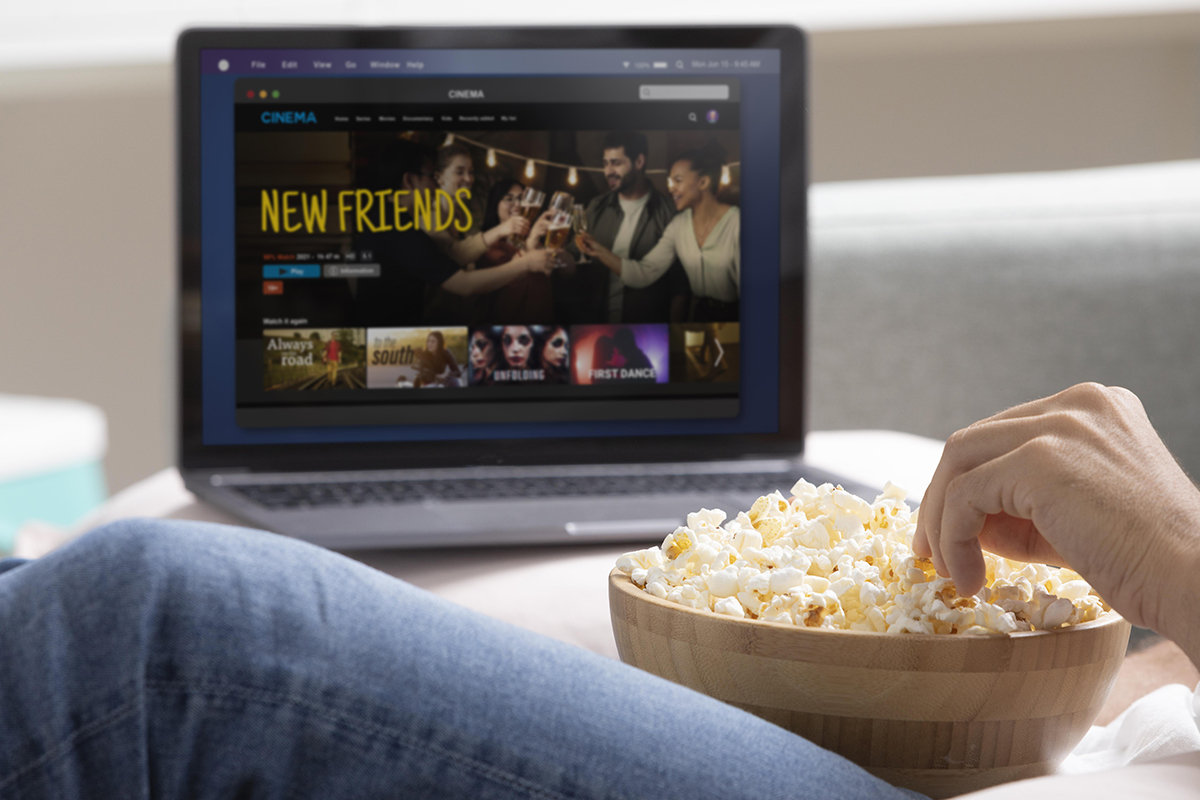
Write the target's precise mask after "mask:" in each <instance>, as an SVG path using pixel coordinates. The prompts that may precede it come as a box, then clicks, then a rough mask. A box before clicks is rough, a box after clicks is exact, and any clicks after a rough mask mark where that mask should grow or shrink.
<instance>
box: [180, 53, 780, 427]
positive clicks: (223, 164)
mask: <svg viewBox="0 0 1200 800" xmlns="http://www.w3.org/2000/svg"><path fill="white" fill-rule="evenodd" d="M780 92H781V89H780V51H779V50H775V49H766V48H762V49H759V48H756V49H687V50H685V49H670V48H667V49H578V50H554V49H503V50H500V49H497V50H487V49H459V50H453V49H438V50H414V49H405V50H366V49H309V50H284V49H262V50H255V49H202V50H200V68H199V95H200V96H199V157H200V165H201V168H200V177H199V184H200V186H199V188H200V192H199V216H200V221H199V233H200V238H199V241H200V259H199V263H200V275H201V280H200V287H201V306H200V307H201V315H202V324H201V328H200V329H201V335H202V345H203V346H202V349H201V352H202V363H201V375H202V380H201V382H200V385H201V393H202V441H203V443H204V444H205V445H253V444H289V443H290V444H296V443H343V442H402V441H425V442H437V441H447V440H466V439H473V440H479V439H509V440H511V439H543V438H547V437H562V438H571V439H578V438H592V437H601V438H603V437H630V436H632V437H639V436H677V437H696V436H707V435H716V434H772V433H775V432H776V431H777V430H778V426H779V418H780V409H779V398H780V390H779V380H780V375H779V364H780V353H779V340H780V310H779V309H780V302H779V289H780V274H781V266H780V264H781V254H780V192H781V186H780V182H781V179H780V174H781V125H780V106H781V98H780Z"/></svg>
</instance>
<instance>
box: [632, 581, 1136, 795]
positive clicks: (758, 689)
mask: <svg viewBox="0 0 1200 800" xmlns="http://www.w3.org/2000/svg"><path fill="white" fill-rule="evenodd" d="M609 610H610V612H611V614H612V623H613V634H614V636H615V637H616V642H617V651H618V652H619V653H620V656H621V660H622V661H624V662H625V663H627V664H632V665H633V666H636V667H639V668H641V669H644V670H646V671H647V672H651V673H653V674H655V675H659V676H661V677H663V678H667V679H668V680H671V681H674V682H676V683H679V684H682V685H684V686H687V687H689V688H692V689H695V690H696V691H699V692H703V693H704V694H707V695H711V696H712V697H715V698H717V699H718V700H723V701H725V702H727V703H730V704H731V705H735V706H737V707H739V708H742V709H745V710H746V711H749V712H751V713H753V714H757V715H758V716H760V717H762V718H764V719H766V720H769V721H770V722H773V723H775V724H777V725H779V726H781V727H783V728H786V729H788V730H790V731H792V732H794V733H797V734H799V735H800V736H803V737H805V738H806V739H809V740H811V741H813V742H815V743H816V744H818V745H820V746H821V747H824V748H826V749H828V750H832V751H834V752H835V753H839V754H841V755H843V756H845V757H846V758H849V759H850V760H851V761H854V762H855V763H857V764H859V765H860V766H862V767H864V768H865V769H867V770H868V771H870V772H872V773H874V774H875V775H878V776H879V777H881V778H884V779H885V780H887V781H889V782H890V783H893V784H896V785H898V786H905V787H907V788H910V789H915V790H917V791H919V792H923V793H925V794H927V795H929V796H930V797H935V798H938V797H950V796H953V795H956V794H961V793H964V792H969V791H974V790H976V789H982V788H985V787H988V786H994V785H996V784H998V783H1004V782H1007V781H1011V780H1018V779H1021V778H1030V777H1035V776H1038V775H1044V774H1046V773H1048V772H1050V771H1051V770H1053V768H1054V766H1055V765H1057V764H1058V762H1059V761H1061V760H1062V759H1063V758H1064V757H1066V755H1067V753H1069V752H1070V751H1071V749H1072V748H1073V747H1075V745H1076V744H1078V743H1079V740H1080V739H1082V738H1083V735H1084V734H1085V733H1087V731H1088V728H1089V727H1090V726H1091V724H1092V720H1093V719H1095V718H1096V716H1097V714H1099V712H1100V709H1101V707H1102V706H1103V705H1104V701H1105V699H1106V698H1107V697H1108V693H1109V691H1110V690H1111V689H1112V686H1113V682H1114V681H1115V679H1116V675H1117V671H1118V670H1119V669H1120V666H1121V661H1122V659H1123V658H1124V655H1125V645H1126V643H1127V642H1128V640H1129V630H1130V626H1129V623H1128V622H1126V621H1125V620H1124V619H1123V618H1121V617H1120V616H1118V615H1117V614H1115V613H1113V614H1107V615H1105V616H1104V618H1102V619H1099V620H1096V621H1094V622H1088V623H1084V624H1083V625H1078V626H1075V627H1074V628H1069V629H1065V630H1061V631H1038V632H1030V633H1019V634H1014V635H996V636H987V637H982V636H932V635H917V634H884V633H867V632H859V631H833V630H826V629H819V628H797V627H794V626H790V625H781V624H777V623H770V622H760V621H757V620H736V619H731V618H727V617H720V616H717V615H714V614H708V613H704V612H701V611H696V610H694V609H690V608H685V607H683V606H679V605H676V604H674V603H668V602H666V601H663V600H659V599H658V598H656V597H654V596H653V595H650V594H647V593H646V592H644V591H642V590H641V589H639V588H637V587H636V586H635V585H634V584H633V582H632V581H630V580H629V577H628V576H627V575H625V574H623V573H621V572H619V571H617V570H613V571H612V573H611V574H610V575H609Z"/></svg>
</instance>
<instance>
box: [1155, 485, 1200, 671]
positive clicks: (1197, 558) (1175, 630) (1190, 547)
mask: <svg viewBox="0 0 1200 800" xmlns="http://www.w3.org/2000/svg"><path fill="white" fill-rule="evenodd" d="M1192 505H1193V506H1195V507H1194V508H1192V509H1189V510H1187V511H1181V512H1178V513H1176V514H1175V515H1173V517H1172V523H1173V524H1172V528H1173V530H1172V536H1171V539H1170V540H1169V541H1171V542H1172V544H1173V545H1174V546H1173V547H1172V548H1171V554H1170V555H1171V558H1170V559H1169V566H1167V567H1165V569H1164V572H1163V575H1162V579H1161V580H1160V581H1159V598H1158V603H1157V608H1156V609H1155V611H1156V613H1155V615H1154V619H1152V620H1149V622H1150V623H1151V627H1152V628H1153V629H1154V630H1155V631H1157V632H1158V633H1161V634H1162V635H1163V636H1166V637H1167V638H1168V639H1170V640H1171V641H1173V642H1175V643H1176V644H1177V645H1179V646H1180V648H1182V649H1183V651H1184V652H1185V653H1187V654H1188V657H1189V658H1191V659H1192V663H1194V664H1197V665H1200V504H1196V503H1194V504H1192Z"/></svg>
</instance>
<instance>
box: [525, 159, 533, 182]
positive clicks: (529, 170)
mask: <svg viewBox="0 0 1200 800" xmlns="http://www.w3.org/2000/svg"><path fill="white" fill-rule="evenodd" d="M533 171H534V166H533V159H532V158H531V159H529V160H528V161H526V162H525V177H526V178H532V177H533Z"/></svg>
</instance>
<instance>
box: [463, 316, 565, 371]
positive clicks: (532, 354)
mask: <svg viewBox="0 0 1200 800" xmlns="http://www.w3.org/2000/svg"><path fill="white" fill-rule="evenodd" d="M570 372H571V335H570V333H569V331H568V330H567V328H565V327H563V326H559V325H491V326H488V327H486V328H472V329H471V353H470V373H471V385H472V386H501V385H512V384H529V383H543V384H544V383H569V382H570Z"/></svg>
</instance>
